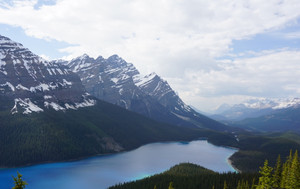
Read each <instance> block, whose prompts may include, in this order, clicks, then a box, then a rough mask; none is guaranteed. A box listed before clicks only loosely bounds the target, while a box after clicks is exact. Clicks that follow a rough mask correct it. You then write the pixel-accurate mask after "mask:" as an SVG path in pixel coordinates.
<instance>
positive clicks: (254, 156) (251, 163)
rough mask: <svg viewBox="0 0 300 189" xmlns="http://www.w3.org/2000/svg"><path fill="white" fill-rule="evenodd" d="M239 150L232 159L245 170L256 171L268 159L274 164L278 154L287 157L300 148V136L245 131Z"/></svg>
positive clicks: (290, 133) (240, 136)
mask: <svg viewBox="0 0 300 189" xmlns="http://www.w3.org/2000/svg"><path fill="white" fill-rule="evenodd" d="M238 144H239V151H238V152H236V153H234V154H233V155H232V156H231V157H230V160H231V161H232V164H233V166H234V167H236V168H237V169H239V170H241V171H243V172H245V171H246V172H249V171H251V172H256V171H258V169H259V166H261V165H262V164H263V163H264V160H266V159H268V160H269V164H270V165H272V166H274V165H275V163H276V158H277V156H278V155H281V157H287V156H288V155H289V153H290V149H292V150H294V151H295V150H298V151H299V150H300V136H299V135H298V134H296V133H292V132H288V133H270V134H261V133H244V134H239V142H238Z"/></svg>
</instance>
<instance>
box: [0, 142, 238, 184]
mask: <svg viewBox="0 0 300 189" xmlns="http://www.w3.org/2000/svg"><path fill="white" fill-rule="evenodd" d="M235 151H236V150H233V149H230V148H225V147H220V146H216V145H213V144H211V143H209V142H208V141H207V140H203V139H202V140H192V141H163V142H155V143H149V144H145V145H143V146H140V147H138V148H135V149H133V150H131V151H123V152H119V153H107V154H99V155H97V156H89V157H87V158H77V159H72V160H68V161H61V162H56V163H54V162H51V161H48V162H47V163H43V164H37V166H30V165H29V166H28V167H17V168H12V169H1V170H0V188H5V187H8V186H10V185H11V183H12V181H10V179H11V175H15V174H16V172H17V171H19V172H20V173H21V174H22V175H24V179H25V180H26V181H27V182H28V183H30V186H31V187H32V189H39V188H44V189H51V187H55V188H57V189H65V188H74V189H81V188H95V187H94V186H97V187H99V188H107V187H109V186H112V185H115V184H116V183H120V182H128V181H134V180H138V179H142V178H144V177H146V176H150V175H154V174H159V173H161V172H163V171H165V170H168V169H169V168H170V167H172V166H174V165H177V164H180V163H183V162H190V163H193V164H196V165H201V166H203V167H205V168H207V169H210V170H213V171H215V172H219V173H223V172H232V171H234V169H233V167H232V166H231V165H230V164H229V163H228V161H227V160H228V157H230V156H231V155H232V154H233V153H235ZM76 160H78V161H76ZM91 175H93V176H92V177H91Z"/></svg>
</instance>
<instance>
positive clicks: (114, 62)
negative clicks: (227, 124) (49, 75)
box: [54, 54, 224, 129]
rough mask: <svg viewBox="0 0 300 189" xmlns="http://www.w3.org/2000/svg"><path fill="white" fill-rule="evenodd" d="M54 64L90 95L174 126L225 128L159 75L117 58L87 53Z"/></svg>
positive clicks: (115, 56)
mask: <svg viewBox="0 0 300 189" xmlns="http://www.w3.org/2000/svg"><path fill="white" fill-rule="evenodd" d="M54 62H55V63H61V64H64V65H66V66H68V67H69V68H70V70H72V71H73V72H75V73H77V74H78V75H79V76H80V78H81V80H82V83H83V85H84V86H85V88H86V90H87V92H89V93H90V94H91V95H93V96H95V97H97V98H99V99H101V100H104V101H107V102H110V103H113V104H117V105H119V106H121V107H123V108H126V109H128V110H131V111H134V112H137V113H140V114H143V115H146V116H148V117H150V118H153V119H156V120H158V121H163V122H168V123H171V124H176V125H181V126H190V127H211V128H212V129H213V128H215V129H216V128H219V127H220V128H222V127H223V125H222V124H220V123H218V122H215V121H213V120H211V119H209V118H207V117H205V116H203V115H201V114H199V113H197V112H196V111H194V110H193V109H192V108H191V107H189V106H188V105H186V104H185V103H184V102H183V101H182V100H181V99H180V98H179V96H178V95H177V94H176V93H175V92H174V91H173V90H172V88H171V87H170V85H169V84H168V83H167V81H164V80H163V79H162V78H161V77H159V76H158V75H157V74H155V73H151V74H149V75H146V76H143V75H141V74H140V73H139V71H138V70H137V69H136V68H135V67H134V66H133V64H131V63H127V62H126V61H125V60H123V59H122V58H121V57H119V56H117V55H113V56H111V57H109V58H108V59H104V58H103V57H101V56H99V57H98V58H96V59H94V58H91V57H89V56H88V55H86V54H85V55H83V56H80V57H77V58H75V59H73V60H71V61H62V60H60V61H54ZM223 129H224V128H223Z"/></svg>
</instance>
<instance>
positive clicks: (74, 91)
mask: <svg viewBox="0 0 300 189" xmlns="http://www.w3.org/2000/svg"><path fill="white" fill-rule="evenodd" d="M0 96H1V99H9V101H10V100H11V101H13V102H14V105H13V106H12V107H6V108H9V109H10V111H11V113H12V114H15V113H18V112H19V113H23V114H29V113H32V112H43V111H44V110H45V109H55V110H57V111H58V110H63V111H64V110H66V109H78V108H80V107H86V106H93V105H94V104H95V102H96V101H95V100H93V99H92V98H91V97H90V96H89V94H88V93H86V91H85V89H84V87H83V85H82V83H81V81H80V78H79V77H78V76H77V75H76V74H74V73H73V72H71V71H70V70H69V69H68V68H67V67H66V66H63V65H61V64H56V63H50V62H48V61H46V60H43V59H42V58H41V57H39V56H37V55H35V54H33V53H32V52H31V51H30V50H28V49H27V48H25V47H23V45H22V44H20V43H16V42H14V41H12V40H10V39H9V38H7V37H4V36H1V35H0ZM8 106H10V104H9V105H8Z"/></svg>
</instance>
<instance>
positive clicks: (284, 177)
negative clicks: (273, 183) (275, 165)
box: [280, 150, 293, 188]
mask: <svg viewBox="0 0 300 189" xmlns="http://www.w3.org/2000/svg"><path fill="white" fill-rule="evenodd" d="M292 154H293V153H292V150H290V155H289V156H288V158H287V160H286V162H285V163H284V164H283V166H282V173H281V181H280V187H281V188H286V187H288V185H289V181H288V180H289V177H290V169H291V165H292V160H293V155H292Z"/></svg>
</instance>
